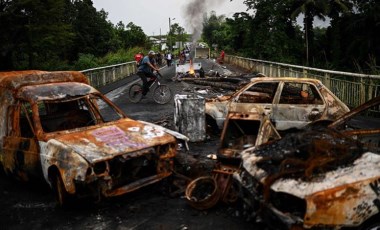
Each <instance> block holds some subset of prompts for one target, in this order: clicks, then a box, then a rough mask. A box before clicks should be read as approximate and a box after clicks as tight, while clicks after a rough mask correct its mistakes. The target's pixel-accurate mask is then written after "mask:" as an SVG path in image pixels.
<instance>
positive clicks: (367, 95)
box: [225, 55, 380, 108]
mask: <svg viewBox="0 0 380 230" xmlns="http://www.w3.org/2000/svg"><path fill="white" fill-rule="evenodd" d="M225 61H226V62H227V63H230V64H234V65H237V66H240V67H242V68H245V69H248V70H251V71H255V72H260V73H263V74H265V75H266V76H270V77H297V78H301V77H306V78H315V79H318V80H320V81H321V82H322V83H323V84H324V85H325V86H326V87H328V88H329V89H330V90H331V91H332V92H333V93H334V94H335V95H336V96H338V97H339V98H340V99H341V100H342V101H343V102H344V103H346V105H347V106H349V107H351V108H352V107H357V106H359V105H360V104H362V103H364V102H366V101H368V100H370V99H372V98H374V97H377V96H379V95H380V75H367V74H358V73H349V72H339V71H332V70H324V69H317V68H310V67H305V66H297V65H289V64H284V63H277V62H270V61H263V60H257V59H250V58H243V57H237V56H231V55H227V56H226V57H225Z"/></svg>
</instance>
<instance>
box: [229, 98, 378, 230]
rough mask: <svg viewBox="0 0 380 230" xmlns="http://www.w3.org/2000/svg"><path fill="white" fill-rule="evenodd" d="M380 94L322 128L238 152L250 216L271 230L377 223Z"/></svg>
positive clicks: (372, 225) (243, 194) (372, 226)
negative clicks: (265, 224)
mask: <svg viewBox="0 0 380 230" xmlns="http://www.w3.org/2000/svg"><path fill="white" fill-rule="evenodd" d="M379 104H380V98H375V99H373V100H371V101H369V102H367V103H365V104H363V105H362V106H360V107H358V108H356V109H354V110H352V111H351V112H349V113H347V114H345V115H343V116H342V117H341V118H339V119H338V120H336V121H335V122H333V123H332V124H330V125H329V126H328V127H327V128H321V127H318V128H314V129H307V130H303V131H301V132H299V133H291V134H288V135H286V136H285V137H284V138H283V139H281V140H279V141H274V142H272V143H268V144H264V145H261V146H258V147H252V148H250V149H246V150H244V151H243V152H241V154H240V155H241V157H242V169H241V171H240V172H239V173H236V174H235V178H236V179H237V180H238V183H239V184H240V185H241V191H242V192H241V197H242V199H243V201H244V204H245V207H246V212H247V214H249V215H251V217H253V218H256V219H261V220H262V219H264V220H265V222H266V223H268V224H270V225H272V227H273V228H275V229H287V228H293V227H302V228H322V229H339V228H343V227H355V228H356V227H360V229H379V228H380V214H379V213H380V154H379V146H380V123H379V122H380V119H378V118H376V116H375V117H368V116H364V115H368V114H372V115H373V114H377V116H378V112H376V111H378V106H379Z"/></svg>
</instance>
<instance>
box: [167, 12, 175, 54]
mask: <svg viewBox="0 0 380 230" xmlns="http://www.w3.org/2000/svg"><path fill="white" fill-rule="evenodd" d="M171 20H175V18H170V17H169V32H168V40H169V50H170V52H172V41H171V39H170V29H171V26H172V25H171Z"/></svg>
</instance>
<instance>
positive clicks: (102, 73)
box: [81, 61, 137, 88]
mask: <svg viewBox="0 0 380 230" xmlns="http://www.w3.org/2000/svg"><path fill="white" fill-rule="evenodd" d="M136 71H137V67H136V62H135V61H132V62H125V63H121V64H117V65H110V66H104V67H99V68H93V69H86V70H82V71H81V72H82V73H83V74H85V75H86V76H87V77H88V79H89V81H90V84H91V86H93V87H95V88H99V87H101V86H105V85H108V84H111V83H113V82H116V81H118V80H121V79H123V78H126V77H128V76H131V75H132V74H135V73H136Z"/></svg>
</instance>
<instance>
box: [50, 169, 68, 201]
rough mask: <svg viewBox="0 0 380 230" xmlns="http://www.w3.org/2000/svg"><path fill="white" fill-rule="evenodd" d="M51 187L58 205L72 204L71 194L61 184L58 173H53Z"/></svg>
mask: <svg viewBox="0 0 380 230" xmlns="http://www.w3.org/2000/svg"><path fill="white" fill-rule="evenodd" d="M53 189H54V193H55V196H56V199H57V203H58V205H59V206H61V207H69V206H70V205H71V204H72V195H70V194H69V193H68V192H67V191H66V188H65V185H64V184H63V180H62V178H61V175H60V174H59V173H56V174H55V178H54V188H53Z"/></svg>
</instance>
